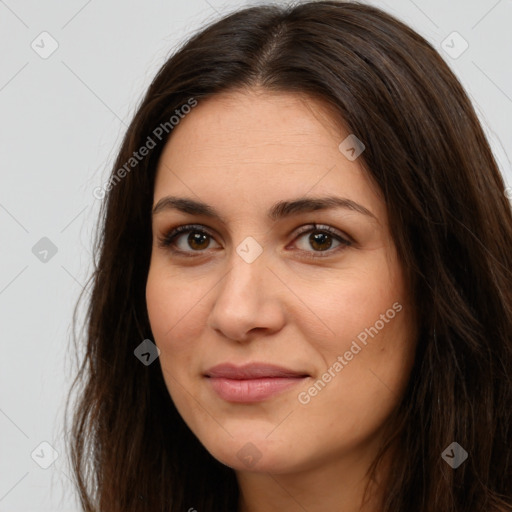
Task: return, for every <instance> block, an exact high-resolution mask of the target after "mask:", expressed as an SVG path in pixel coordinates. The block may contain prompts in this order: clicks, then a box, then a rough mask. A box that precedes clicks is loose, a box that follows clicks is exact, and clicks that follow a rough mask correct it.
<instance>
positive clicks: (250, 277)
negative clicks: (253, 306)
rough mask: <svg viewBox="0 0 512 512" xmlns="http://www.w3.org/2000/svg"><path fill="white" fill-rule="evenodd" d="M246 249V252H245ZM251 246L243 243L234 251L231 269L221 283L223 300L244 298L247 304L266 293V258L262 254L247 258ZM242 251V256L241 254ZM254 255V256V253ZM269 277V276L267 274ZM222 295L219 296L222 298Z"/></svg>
mask: <svg viewBox="0 0 512 512" xmlns="http://www.w3.org/2000/svg"><path fill="white" fill-rule="evenodd" d="M244 251H245V252H244ZM250 252H251V248H250V247H249V249H248V250H247V244H245V243H242V244H240V245H239V246H238V248H237V250H236V252H235V251H234V252H233V254H232V257H231V261H230V270H229V272H228V274H227V275H226V277H225V279H223V280H222V282H221V283H220V285H221V292H220V293H221V295H222V300H226V299H227V301H228V302H229V301H231V300H233V299H235V300H236V299H237V298H238V299H243V300H244V302H245V304H247V305H248V304H250V303H251V302H258V301H259V300H261V299H262V294H264V293H265V286H264V284H265V283H264V281H265V275H266V274H268V269H267V268H266V258H265V257H264V256H263V255H262V254H260V255H259V256H258V257H256V258H254V259H252V258H248V259H246V258H245V256H246V255H249V254H250ZM240 253H242V256H241V255H240ZM252 257H254V256H253V255H252ZM267 278H268V276H267ZM220 298H221V297H219V299H220Z"/></svg>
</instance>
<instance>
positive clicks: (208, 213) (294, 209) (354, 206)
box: [152, 196, 377, 223]
mask: <svg viewBox="0 0 512 512" xmlns="http://www.w3.org/2000/svg"><path fill="white" fill-rule="evenodd" d="M334 208H344V209H348V210H352V211H355V212H357V213H360V214H362V215H365V216H368V217H371V218H373V219H375V220H377V217H376V216H375V215H374V214H373V213H372V212H371V211H370V210H369V209H368V208H366V207H364V206H363V205H361V204H359V203H356V202H355V201H353V200H351V199H348V198H345V197H338V196H327V197H300V198H297V199H294V200H287V201H278V202H277V203H275V204H274V205H273V206H272V207H271V208H270V210H269V211H268V217H269V218H270V219H271V220H274V221H275V220H279V219H282V218H285V217H290V216H291V215H298V214H300V213H308V212H312V211H317V210H330V209H334ZM166 210H178V211H180V212H183V213H188V214H190V215H203V216H205V217H210V218H214V219H218V220H219V221H221V222H223V223H225V221H224V219H223V218H222V216H221V215H220V214H219V212H217V210H215V208H214V207H212V206H210V205H209V204H206V203H203V202H201V201H196V200H194V199H190V198H186V197H175V196H166V197H163V198H162V199H160V200H159V201H158V203H157V204H156V205H155V206H154V208H153V212H152V214H153V216H154V215H157V214H159V213H160V212H163V211H166Z"/></svg>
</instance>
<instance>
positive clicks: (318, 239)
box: [309, 233, 332, 251]
mask: <svg viewBox="0 0 512 512" xmlns="http://www.w3.org/2000/svg"><path fill="white" fill-rule="evenodd" d="M309 243H310V245H311V247H313V248H314V249H316V250H318V251H326V250H327V249H330V248H331V245H332V236H331V235H328V234H326V233H311V234H310V235H309Z"/></svg>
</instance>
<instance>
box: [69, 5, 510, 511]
mask: <svg viewBox="0 0 512 512" xmlns="http://www.w3.org/2000/svg"><path fill="white" fill-rule="evenodd" d="M252 86H262V87H264V88H266V89H267V90H269V91H280V92H285V93H286V92H298V93H302V94H305V95H307V96H309V97H311V98H318V99H321V100H322V101H324V102H326V103H327V104H328V105H329V106H330V107H331V111H332V116H333V118H334V119H338V120H339V121H340V122H342V123H344V126H346V127H348V128H349V129H350V132H351V133H354V134H355V135H356V136H357V137H358V138H359V139H360V140H361V141H363V142H364V144H365V146H366V149H365V151H364V153H363V154H362V156H361V157H360V159H361V160H360V161H361V163H362V165H363V166H364V168H365V171H366V172H367V173H368V175H369V176H370V177H371V179H372V180H373V181H374V183H376V185H377V186H378V187H379V189H380V190H381V192H382V194H383V197H384V199H385V201H386V205H387V209H388V217H389V223H390V229H391V233H392V236H393V239H394V242H395V244H396V247H397V251H398V254H399V257H400V260H401V263H402V265H403V268H404V270H405V272H406V274H407V276H408V282H409V284H410V287H411V290H412V296H413V300H414V307H415V311H416V312H417V322H418V333H419V335H418V345H417V347H418V348H417V353H416V358H415V364H414V368H413V371H412V375H411V379H410V382H409V385H408V387H407V390H406V393H405V395H404V397H403V400H402V401H401V402H400V404H399V406H398V407H397V410H396V411H395V413H394V415H393V417H392V418H391V420H392V421H390V428H389V439H388V441H387V443H386V444H385V445H383V446H382V450H381V452H380V453H379V457H378V458H377V459H376V460H375V463H374V465H373V466H372V471H374V470H375V469H376V467H377V466H378V462H379V460H381V458H382V455H383V454H384V453H385V452H386V449H387V448H388V447H390V446H392V445H393V446H395V445H396V444H397V443H398V446H399V450H400V452H399V456H396V457H395V458H394V459H393V461H392V467H391V470H390V472H389V479H388V482H387V483H386V486H385V489H384V492H385V495H384V496H385V498H384V503H383V509H382V510H383V512H391V511H393V512H410V511H411V510H414V511H416V512H434V511H435V512H441V511H442V512H468V511H470V510H471V511H472V512H477V511H484V510H485V511H486V512H489V511H512V451H511V446H512V430H511V425H512V274H511V269H512V215H511V208H510V204H509V201H508V199H507V198H506V196H505V193H504V190H505V188H504V182H503V179H502V176H501V174H500V172H499V169H498V167H497V164H496V161H495V159H494V157H493V154H492V152H491V150H490V147H489V144H488V142H487V140H486V138H485V135H484V133H483V131H482V128H481V126H480V124H479V122H478V119H477V116H476V115H475V111H474V109H473V107H472V104H471V102H470V100H469V99H468V96H467V95H466V93H465V91H464V90H463V88H462V86H461V85H460V83H459V82H458V80H457V79H456V77H455V76H454V74H453V73H452V72H451V71H450V69H449V67H448V66H447V65H446V63H445V62H444V61H443V59H442V58H441V57H440V56H439V54H438V53H437V52H436V51H435V50H434V48H433V47H432V46H431V45H430V44H429V43H428V42H426V41H425V40H424V39H423V38H422V37H421V36H419V35H418V34H417V33H415V32H414V31H413V30H411V29H410V28H408V27H407V26H405V25H404V24H403V23H401V22H400V21H398V20H397V19H395V18H393V17H392V16H390V15H388V14H386V13H385V12H383V11H381V10H379V9H377V8H374V7H370V6H367V5H362V4H359V3H338V2H334V1H319V2H318V1H316V2H308V3H303V4H299V5H295V6H286V7H278V6H259V7H252V8H246V9H243V10H240V11H237V12H234V13H232V14H230V15H228V16H226V17H224V18H223V19H221V20H220V21H217V22H215V23H213V24H211V25H210V26H208V27H207V28H205V29H203V30H202V31H201V32H199V33H197V34H196V35H194V36H193V37H192V38H191V39H190V40H189V41H187V42H186V43H185V44H184V45H183V46H182V47H181V48H179V49H178V50H177V51H176V52H175V53H174V54H173V55H172V56H171V57H170V58H169V59H168V60H167V62H165V64H164V65H163V66H162V68H161V69H160V70H159V71H158V73H157V75H156V76H155V78H154V80H153V82H152V83H151V85H150V87H149V89H148V91H147V93H146V95H145V97H144V98H143V100H142V101H141V103H140V106H139V107H138V109H137V112H136V114H135V116H134V119H133V121H132V122H131V124H130V126H129V128H128V130H127V132H126V135H125V137H124V140H123V143H122V146H121V149H120V151H119V154H118V157H117V161H116V163H115V165H114V168H113V170H112V176H114V173H117V178H116V180H115V182H114V181H113V182H112V183H110V185H109V186H108V187H106V190H107V193H106V196H105V201H104V203H103V204H102V210H101V212H102V213H101V216H100V219H99V226H98V229H97V234H96V235H97V238H96V239H95V250H94V254H95V259H94V265H95V270H94V273H93V275H92V276H91V278H90V280H89V282H88V285H89V286H91V290H90V291H91V297H90V301H89V303H88V309H87V326H86V340H85V356H84V358H83V361H82V364H81V365H80V368H79V371H78V374H77V377H76V380H75V382H74V384H73V387H72V388H71V390H70V395H69V397H68V404H69V400H70V399H71V395H72V391H73V390H76V392H77V396H78V400H77V402H76V403H74V404H73V418H72V428H71V429H70V439H69V444H70V448H71V450H70V460H71V463H72V467H73V471H74V476H75V479H76V485H77V489H78V492H79V495H80V499H81V503H82V506H83V510H85V511H87V512H89V511H101V512H126V511H130V512H135V511H146V512H147V511H151V512H158V511H162V512H163V511H167V512H177V511H184V510H189V509H191V508H192V509H197V510H198V511H199V512H207V511H209V512H219V511H227V512H232V511H235V510H236V509H237V501H238V487H237V481H236V477H235V474H234V471H233V470H232V469H231V468H229V467H226V466H224V465H223V464H221V463H220V462H218V461H217V460H215V459H214V458H213V457H212V456H211V455H210V454H209V453H208V452H207V451H206V450H205V448H204V447H203V446H202V445H201V443H200V442H199V441H198V440H197V439H196V438H195V436H194V435H193V434H192V433H191V431H190V430H189V429H188V427H187V425H186V424H185V423H184V422H183V420H182V419H181V417H180V415H179V414H178V412H177V411H176V408H175V407H174V404H173V402H172V400H171V398H170V396H169V393H168V391H167V388H166V386H165V383H164V380H163V377H162V370H161V367H160V364H159V363H158V362H157V363H155V364H151V365H149V366H145V365H144V364H141V362H140V361H139V360H138V359H137V358H136V357H135V356H134V350H135V348H136V347H137V346H139V345H140V343H141V342H142V340H144V339H147V338H149V339H153V338H152V333H151V328H150V324H149V320H148V315H147V309H146V302H145V285H146V279H147V274H148V268H149V261H150V254H151V246H152V231H151V207H152V201H153V188H154V180H155V172H156V167H157V162H158V159H159V156H160V154H161V151H162V148H163V146H164V144H165V142H166V140H167V139H168V137H170V136H172V127H170V125H169V119H170V118H171V116H173V114H175V112H176V110H178V111H180V112H182V110H180V109H181V108H182V106H183V105H185V104H187V103H189V102H190V99H191V98H193V99H194V100H195V101H197V102H201V101H202V100H203V99H205V98H208V97H211V96H213V95H215V94H217V93H219V92H221V91H223V92H224V91H227V90H235V89H240V88H245V87H252ZM189 104H190V103H189ZM166 122H167V123H168V124H167V125H166V126H167V128H168V130H166V131H165V136H163V137H161V140H160V139H159V140H158V141H156V142H157V144H156V147H154V148H152V149H151V150H150V152H149V154H148V155H147V156H146V157H145V158H143V159H141V160H140V161H138V163H137V165H136V166H134V168H130V169H129V170H128V171H127V172H125V173H122V174H123V177H122V179H118V178H119V172H118V170H119V169H121V168H122V167H123V166H125V170H126V169H127V168H126V163H127V162H128V161H129V160H130V158H131V157H132V156H133V153H134V152H135V151H137V150H138V149H139V148H141V147H142V146H143V145H145V144H147V141H148V137H152V139H153V140H155V136H154V135H155V129H156V128H157V127H159V126H162V124H163V123H166ZM158 133H160V132H158ZM162 133H163V132H162ZM74 321H75V318H74ZM75 342H76V340H75ZM452 442H457V443H458V444H459V445H460V446H462V448H464V450H465V451H466V452H467V453H468V458H467V460H466V461H465V462H464V463H463V464H462V465H460V466H459V467H458V468H456V469H453V468H452V467H451V466H450V465H449V464H447V462H446V461H445V460H443V457H442V456H441V455H442V453H443V451H444V450H445V449H446V448H447V447H449V446H450V444H451V443H452Z"/></svg>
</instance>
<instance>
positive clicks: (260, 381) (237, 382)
mask: <svg viewBox="0 0 512 512" xmlns="http://www.w3.org/2000/svg"><path fill="white" fill-rule="evenodd" d="M308 376H309V375H307V374H306V373H305V372H297V371H294V370H290V369H287V368H282V367H280V366H275V365H269V364H261V363H251V364H247V365H244V366H235V365H233V364H229V363H228V364H220V365H217V366H214V367H213V368H210V369H209V370H208V371H207V372H205V377H206V378H207V379H208V381H209V382H210V384H211V386H212V388H213V390H214V391H215V392H216V393H217V394H218V395H219V396H220V397H221V398H222V399H224V400H226V401H227V402H245V403H250V402H260V401H262V400H265V399H267V398H269V397H271V396H273V395H275V394H277V393H280V392H282V391H284V390H286V389H288V388H289V387H291V386H294V385H296V384H298V383H300V382H302V381H303V380H304V379H305V378H307V377H308Z"/></svg>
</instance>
